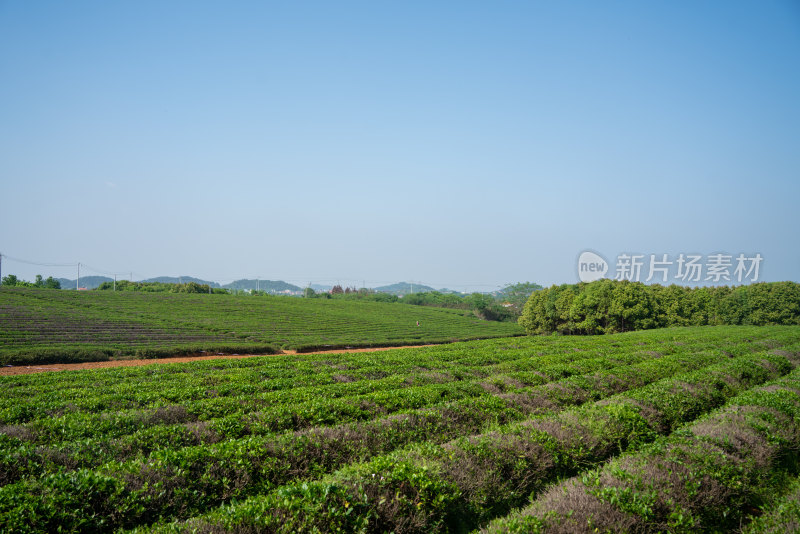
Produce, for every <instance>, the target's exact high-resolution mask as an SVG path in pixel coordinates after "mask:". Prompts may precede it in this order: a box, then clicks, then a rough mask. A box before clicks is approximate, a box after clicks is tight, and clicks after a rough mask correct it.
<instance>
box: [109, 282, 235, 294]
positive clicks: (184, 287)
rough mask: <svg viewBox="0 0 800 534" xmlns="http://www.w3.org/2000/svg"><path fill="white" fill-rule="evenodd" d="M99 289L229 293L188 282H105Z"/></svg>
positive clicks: (146, 291) (206, 285)
mask: <svg viewBox="0 0 800 534" xmlns="http://www.w3.org/2000/svg"><path fill="white" fill-rule="evenodd" d="M97 289H98V290H100V291H142V292H145V293H228V291H227V290H225V289H221V288H218V287H214V288H209V286H208V284H198V283H197V282H186V283H185V284H168V283H163V282H131V281H130V280H119V281H118V282H116V283H115V282H103V283H102V284H100V285H99V286H97Z"/></svg>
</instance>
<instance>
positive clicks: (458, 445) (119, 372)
mask: <svg viewBox="0 0 800 534" xmlns="http://www.w3.org/2000/svg"><path fill="white" fill-rule="evenodd" d="M73 298H76V299H79V298H81V297H73ZM90 309H92V308H90ZM197 324H201V322H200V321H198V323H197ZM798 363H800V327H781V326H776V327H741V326H739V327H691V328H671V329H661V330H652V331H642V332H629V333H624V334H614V335H607V336H597V337H567V336H555V337H553V336H548V337H513V338H502V339H491V340H480V341H469V342H461V343H452V344H447V345H440V346H434V347H424V348H407V349H397V350H390V351H384V352H373V353H345V354H313V355H312V354H306V355H303V354H299V355H274V356H262V357H254V358H248V359H236V360H206V361H202V362H193V363H188V364H160V365H158V364H157V365H149V366H146V367H136V368H131V367H127V368H116V369H104V370H91V371H73V372H67V371H64V372H58V373H44V374H38V375H24V376H13V377H0V397H1V398H2V402H0V531H3V532H54V531H62V532H89V531H91V532H110V531H124V530H130V531H136V532H287V533H288V532H376V533H377V532H419V533H422V532H426V533H427V532H471V531H474V530H479V529H483V530H485V531H486V532H593V531H595V530H596V531H600V532H604V531H616V532H631V531H636V532H646V531H652V532H656V531H671V532H696V531H731V532H734V531H739V529H740V527H742V526H744V527H747V528H750V529H751V531H752V532H766V531H771V530H769V529H774V528H778V529H779V530H772V531H782V530H780V529H781V528H784V530H785V529H786V527H787V525H791V524H795V523H792V521H795V522H796V521H797V510H798V506H797V495H798V489H797V488H798V487H799V486H798V482H797V480H798V478H797V477H798V471H799V470H800V465H798V461H797V460H798V454H797V451H798V450H800V369H796V366H797V365H798ZM756 518H757V520H755V521H754V519H756ZM776 525H777V527H776Z"/></svg>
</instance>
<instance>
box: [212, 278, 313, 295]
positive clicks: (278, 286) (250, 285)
mask: <svg viewBox="0 0 800 534" xmlns="http://www.w3.org/2000/svg"><path fill="white" fill-rule="evenodd" d="M222 287H224V288H225V289H239V290H242V289H247V290H255V289H258V290H259V291H266V292H267V293H283V292H285V291H292V292H297V293H302V292H303V288H302V287H297V286H295V285H292V284H289V283H287V282H284V281H283V280H246V279H243V280H236V281H235V282H231V283H230V284H225V285H224V286H222Z"/></svg>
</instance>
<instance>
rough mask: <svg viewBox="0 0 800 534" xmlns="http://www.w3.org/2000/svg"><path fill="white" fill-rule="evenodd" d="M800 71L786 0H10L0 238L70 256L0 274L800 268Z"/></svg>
mask: <svg viewBox="0 0 800 534" xmlns="http://www.w3.org/2000/svg"><path fill="white" fill-rule="evenodd" d="M798 65H800V7H798V4H797V3H796V2H792V1H790V0H786V1H777V0H776V1H768V2H759V3H751V2H738V1H737V2H708V3H702V4H697V3H692V4H680V3H678V4H651V3H638V2H608V3H602V4H599V3H594V2H570V3H538V2H508V3H500V4H497V3H493V4H483V3H469V2H467V3H464V2H458V3H455V2H438V3H423V2H408V3H402V4H375V3H368V2H341V3H335V4H331V3H322V2H309V3H302V4H298V3H290V4H277V3H271V2H266V3H261V2H252V3H251V2H244V3H237V4H234V5H227V4H226V5H221V4H215V3H206V2H174V3H168V4H164V3H159V2H148V1H145V2H137V3H135V4H123V3H101V2H85V1H77V2H70V3H67V4H64V3H56V2H36V3H31V2H2V3H0V76H2V78H3V80H4V81H3V83H2V84H0V186H2V188H1V189H0V191H2V197H1V198H2V200H3V202H2V210H0V254H3V255H4V256H7V257H8V258H18V259H23V260H27V261H32V262H36V263H42V264H70V266H66V265H63V266H56V265H53V266H43V265H29V264H26V263H21V262H15V260H13V259H7V258H6V257H4V258H3V264H2V275H3V276H5V275H7V274H16V275H17V276H19V277H21V278H24V279H28V280H32V279H33V277H34V276H35V275H36V274H37V273H39V274H42V275H43V276H45V277H47V276H54V277H63V278H70V279H74V278H75V274H76V272H75V271H76V269H75V265H76V263H77V262H81V263H82V264H83V265H84V266H85V267H84V269H85V273H86V275H102V274H109V273H119V274H120V275H127V273H133V274H134V278H135V279H143V278H151V277H155V276H179V275H180V276H194V277H197V278H201V279H206V280H214V281H222V282H223V283H226V282H227V281H233V280H236V279H242V278H261V279H270V280H284V281H286V282H289V283H293V284H295V285H299V286H305V285H307V284H308V283H321V284H332V283H336V282H339V283H342V284H344V285H361V284H362V282H364V283H365V284H366V285H367V286H368V287H374V286H376V285H386V284H391V283H396V282H400V281H415V282H416V281H419V282H421V283H423V284H426V285H429V286H432V287H437V288H439V287H448V288H450V289H456V290H461V291H472V290H476V291H492V290H494V289H496V288H499V287H502V286H504V285H506V284H509V283H514V282H524V281H531V282H536V283H539V284H541V285H543V286H549V285H551V284H553V283H563V282H569V283H572V282H576V281H577V280H578V278H577V269H576V261H577V258H578V256H579V254H580V253H581V252H583V251H587V250H591V251H596V252H597V253H599V254H600V255H602V256H604V257H605V258H606V259H607V260H608V261H609V262H612V263H613V261H614V258H615V257H617V256H618V255H620V254H622V253H640V254H642V255H646V256H649V255H651V254H652V255H657V256H661V255H662V254H668V255H669V256H670V257H671V258H675V257H678V256H679V255H680V254H698V255H703V256H711V255H713V254H717V253H725V254H728V255H731V256H732V257H734V258H735V257H736V256H737V255H739V254H744V255H748V256H753V255H755V254H760V256H761V257H763V264H761V268H762V270H761V272H760V279H759V281H761V280H763V281H779V280H793V281H800V277H799V276H798V272H800V250H798V248H797V246H796V245H794V246H793V245H792V243H796V242H797V239H796V237H795V233H796V230H797V228H798V223H797V219H796V215H795V213H796V204H797V199H798V198H800V150H798V149H797V147H798V146H800V99H798V98H797V95H800V70H798V68H797V66H798ZM91 269H98V271H92V270H91ZM82 276H83V269H82ZM728 283H729V284H730V283H731V282H728Z"/></svg>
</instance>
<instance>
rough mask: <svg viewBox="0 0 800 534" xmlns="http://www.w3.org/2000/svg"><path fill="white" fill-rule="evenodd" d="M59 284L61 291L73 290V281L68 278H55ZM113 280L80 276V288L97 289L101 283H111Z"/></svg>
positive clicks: (102, 277) (103, 277) (104, 277)
mask: <svg viewBox="0 0 800 534" xmlns="http://www.w3.org/2000/svg"><path fill="white" fill-rule="evenodd" d="M56 280H58V282H59V283H60V284H61V289H75V280H70V279H69V278H56ZM113 281H114V279H113V278H109V277H107V276H81V287H85V288H86V289H97V286H99V285H100V284H102V283H103V282H113Z"/></svg>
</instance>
